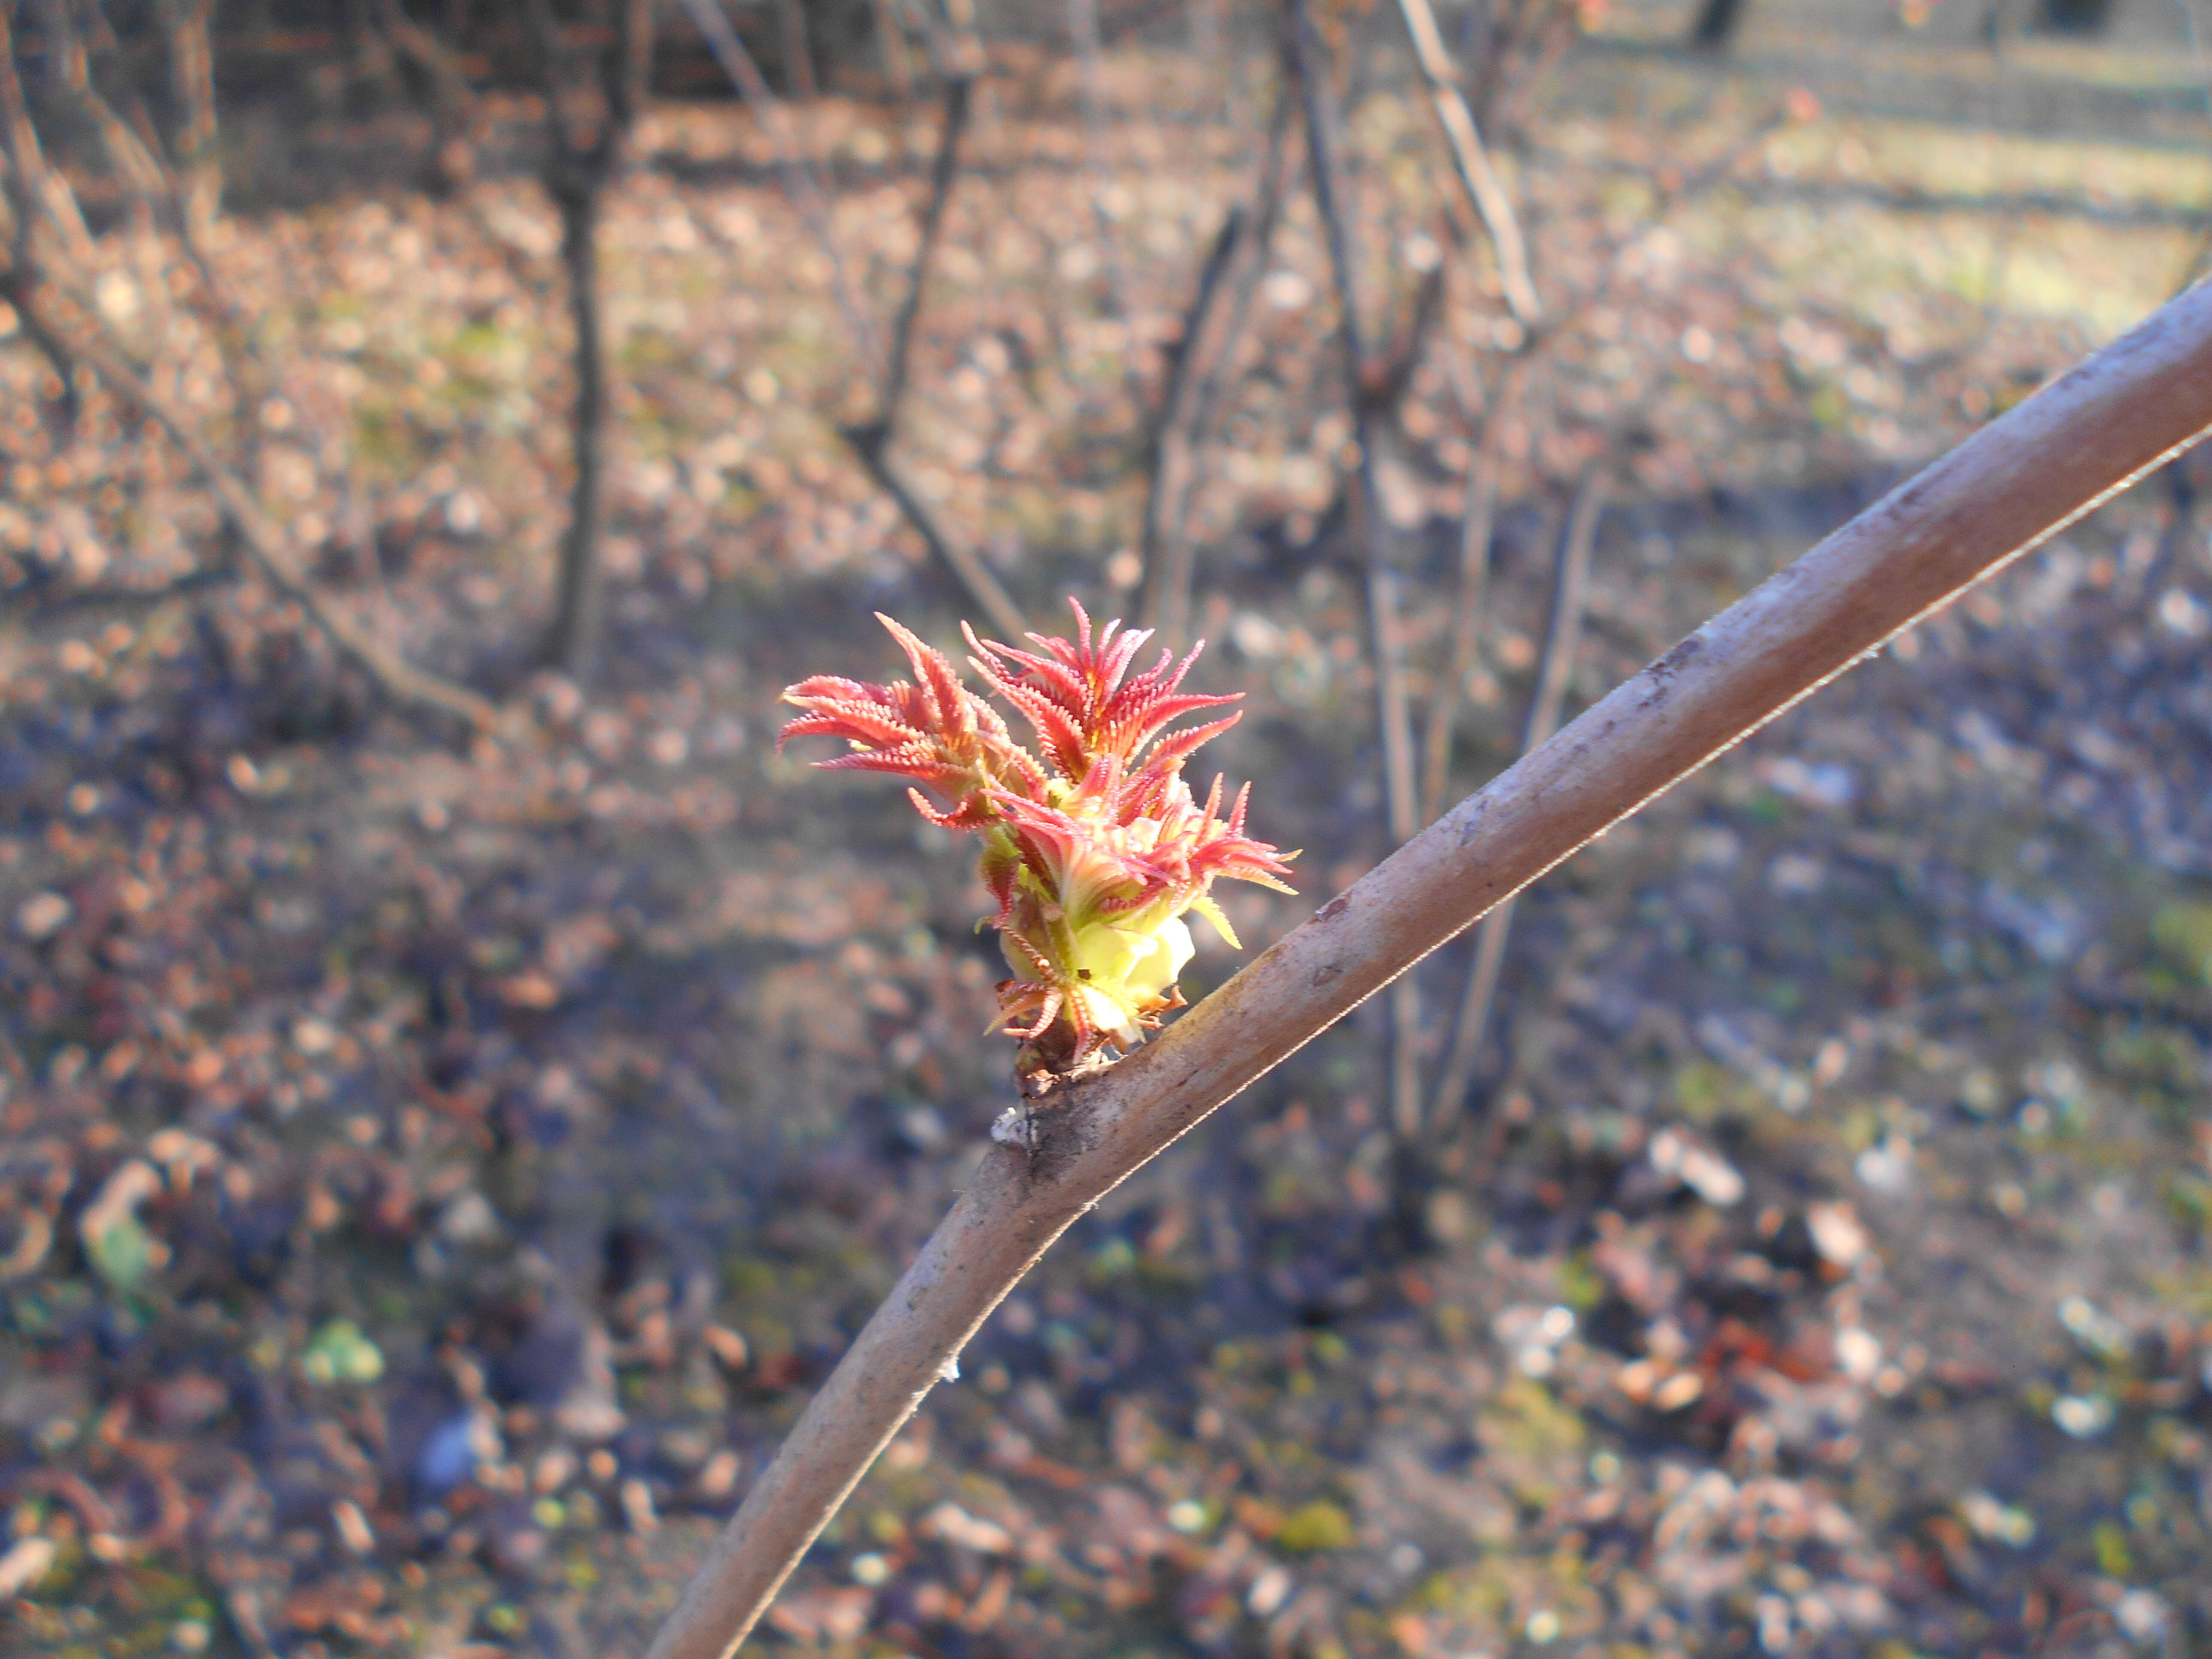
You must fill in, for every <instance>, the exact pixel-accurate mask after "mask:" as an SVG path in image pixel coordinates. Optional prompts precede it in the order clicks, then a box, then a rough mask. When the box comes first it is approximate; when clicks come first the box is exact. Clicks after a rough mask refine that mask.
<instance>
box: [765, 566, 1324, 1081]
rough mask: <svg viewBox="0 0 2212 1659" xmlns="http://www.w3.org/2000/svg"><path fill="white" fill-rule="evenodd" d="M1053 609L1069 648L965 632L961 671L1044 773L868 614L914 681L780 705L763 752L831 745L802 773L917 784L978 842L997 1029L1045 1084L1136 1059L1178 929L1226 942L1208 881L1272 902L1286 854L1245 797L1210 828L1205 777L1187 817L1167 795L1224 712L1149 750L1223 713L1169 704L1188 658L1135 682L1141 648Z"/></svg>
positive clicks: (936, 810) (1176, 946)
mask: <svg viewBox="0 0 2212 1659" xmlns="http://www.w3.org/2000/svg"><path fill="white" fill-rule="evenodd" d="M1069 605H1070V607H1071V608H1072V609H1073V611H1074V612H1075V623H1076V637H1075V638H1074V639H1073V641H1068V640H1062V639H1047V638H1045V637H1043V636H1042V635H1036V634H1032V635H1030V636H1029V637H1030V641H1031V643H1033V644H1034V645H1036V647H1038V652H1039V653H1042V654H1036V653H1030V652H1027V651H1018V650H1016V649H1014V648H1013V647H1010V646H1005V645H1000V644H998V643H997V642H995V641H984V640H979V639H977V638H976V637H975V633H974V632H973V630H963V632H964V633H965V634H966V637H967V640H968V644H969V649H970V651H971V652H972V653H974V654H973V655H971V656H970V657H969V659H968V661H969V666H970V667H971V668H973V669H974V670H975V672H976V673H977V675H979V676H980V677H981V679H982V680H983V682H984V684H986V685H987V686H988V687H989V688H990V689H991V690H993V691H994V692H996V693H997V694H998V695H999V696H1000V697H1002V698H1004V699H1005V700H1006V702H1008V703H1010V704H1012V706H1013V707H1014V708H1016V709H1017V710H1018V711H1019V712H1020V713H1021V714H1022V716H1023V718H1024V719H1025V720H1027V721H1028V722H1029V724H1030V726H1031V727H1032V728H1033V729H1034V730H1035V732H1036V740H1037V745H1038V747H1039V749H1040V750H1042V754H1043V758H1042V760H1039V759H1038V758H1037V757H1036V756H1033V755H1031V754H1030V751H1029V750H1026V749H1024V748H1023V747H1022V746H1021V745H1020V744H1018V743H1016V742H1015V741H1014V739H1013V738H1012V734H1011V733H1010V732H1008V730H1007V727H1006V721H1005V720H1002V719H1001V718H1000V716H999V714H998V712H997V711H996V710H995V709H994V708H992V707H991V705H990V704H989V703H987V702H984V701H983V699H982V698H981V697H980V696H977V695H976V694H975V692H973V691H970V690H969V689H968V688H967V686H966V685H964V684H962V682H961V679H960V675H959V672H958V671H957V669H955V668H954V667H953V665H951V663H950V662H948V661H946V660H945V658H944V657H943V656H942V655H941V654H940V653H938V652H936V651H933V650H932V649H931V648H930V647H927V646H926V645H924V644H923V643H922V642H921V641H920V640H918V639H916V638H915V636H914V635H912V634H910V633H908V631H907V630H906V629H903V628H902V627H900V626H899V625H898V623H895V622H893V621H892V620H891V619H890V617H883V616H878V618H877V620H878V621H879V622H881V623H883V624H884V627H885V628H887V629H890V632H891V636H892V637H893V638H894V639H896V641H898V642H899V645H900V647H902V649H903V650H904V651H905V652H906V654H907V660H908V662H909V663H911V664H912V665H913V666H914V672H915V683H914V684H908V683H907V682H906V681H903V680H900V681H896V682H894V683H893V684H890V685H870V684H863V683H861V682H860V681H857V680H847V679H839V678H835V677H833V676H829V675H817V676H816V677H815V678H812V679H807V680H802V681H800V682H799V684H797V685H794V686H792V687H790V688H789V689H788V690H786V691H785V692H784V694H783V696H784V701H785V702H791V703H796V704H797V705H798V706H799V708H801V709H803V710H805V713H803V714H800V715H799V717H798V718H797V719H795V720H793V721H791V723H790V724H789V725H787V726H785V727H784V729H783V733H782V736H781V737H780V738H778V739H777V747H778V748H779V749H781V746H782V744H784V743H786V742H787V741H788V740H789V739H791V738H795V737H809V736H815V735H820V736H826V737H839V738H844V739H845V740H846V741H847V742H848V744H850V745H851V750H852V752H850V753H848V754H846V755H842V756H839V757H837V758H836V759H834V760H826V761H817V762H816V763H815V764H817V766H823V767H829V768H833V769H836V768H859V769H866V770H870V771H878V772H897V773H902V774H903V775H906V776H908V777H910V778H912V779H914V780H915V781H916V782H917V783H918V784H919V785H920V786H921V787H920V788H915V789H910V790H909V791H908V794H909V795H910V796H911V797H912V798H913V800H914V804H915V810H916V811H919V812H920V813H921V815H922V816H923V817H926V818H927V819H928V820H929V821H930V822H931V823H937V824H942V825H944V826H945V827H946V828H948V829H972V830H974V831H975V832H976V833H977V834H978V835H980V836H981V837H982V841H983V854H982V859H981V866H980V871H981V875H982V878H983V882H984V884H985V885H986V886H987V887H988V888H989V889H990V890H991V894H992V896H993V897H994V898H995V899H996V900H997V901H998V903H999V914H998V915H996V916H995V917H994V918H993V919H992V921H993V925H994V926H995V927H998V928H999V929H1000V934H1001V939H1000V944H1001V947H1002V949H1003V950H1004V951H1005V954H1006V964H1007V966H1008V967H1009V968H1011V969H1012V970H1013V976H1012V978H1011V979H1007V980H1005V981H1001V982H1000V986H999V1019H998V1024H1001V1025H1004V1026H1006V1027H1007V1028H1008V1029H1010V1030H1012V1032H1013V1034H1014V1035H1015V1036H1018V1037H1020V1038H1021V1039H1022V1040H1023V1042H1024V1044H1025V1045H1026V1054H1025V1061H1026V1062H1027V1063H1028V1064H1030V1065H1031V1066H1035V1067H1036V1068H1039V1069H1044V1070H1049V1071H1054V1072H1060V1071H1066V1070H1067V1069H1068V1068H1069V1067H1071V1066H1074V1065H1075V1064H1077V1063H1078V1062H1079V1061H1081V1060H1085V1059H1086V1058H1087V1057H1089V1056H1090V1055H1091V1054H1093V1053H1094V1052H1096V1051H1097V1050H1098V1049H1099V1048H1101V1047H1102V1046H1103V1045H1105V1044H1109V1043H1110V1044H1112V1045H1113V1046H1114V1047H1115V1048H1120V1049H1127V1048H1132V1047H1133V1046H1134V1045H1135V1044H1136V1043H1138V1042H1140V1041H1142V1038H1143V1033H1144V1032H1145V1031H1146V1030H1149V1029H1151V1028H1152V1027H1154V1026H1157V1025H1158V1024H1159V1017H1160V1015H1161V1014H1162V1013H1164V1012H1166V1011H1167V1010H1169V1009H1170V1008H1179V1007H1181V1006H1182V996H1181V994H1179V993H1178V992H1177V991H1176V977H1177V975H1180V974H1181V973H1182V969H1183V966H1184V964H1185V963H1188V961H1189V960H1190V957H1191V948H1192V947H1191V939H1190V929H1189V928H1188V927H1187V926H1186V925H1185V923H1184V921H1183V917H1184V916H1185V915H1187V914H1188V913H1189V912H1192V911H1196V912H1197V913H1198V914H1199V915H1201V916H1204V917H1205V918H1206V921H1209V922H1210V923H1212V926H1213V927H1214V928H1215V929H1216V930H1217V931H1218V933H1220V934H1221V936H1222V938H1224V939H1226V940H1227V941H1228V942H1229V943H1230V944H1231V945H1237V935H1236V933H1235V932H1234V931H1233V930H1232V929H1231V927H1230V926H1229V921H1228V918H1227V917H1225V916H1224V915H1222V914H1221V910H1220V908H1219V907H1218V906H1217V905H1216V904H1215V903H1214V902H1213V899H1212V896H1211V889H1212V885H1213V882H1214V879H1215V878H1217V877H1222V876H1226V877H1228V878H1231V879H1233V880H1237V881H1250V882H1257V883H1259V884H1261V886H1265V887H1272V888H1273V889H1275V890H1277V891H1278V892H1285V893H1287V892H1289V891H1291V889H1290V888H1289V887H1287V886H1285V884H1283V882H1282V881H1281V880H1280V878H1281V877H1283V876H1286V875H1288V874H1289V873H1290V866H1289V864H1288V862H1287V860H1288V859H1289V858H1291V857H1294V856H1296V855H1295V854H1279V853H1278V852H1277V850H1276V849H1275V848H1273V847H1271V846H1269V845H1268V844H1267V842H1261V841H1255V840H1254V839H1253V838H1252V837H1250V836H1247V835H1246V834H1245V833H1244V805H1245V798H1246V796H1247V795H1248V794H1249V793H1250V786H1249V785H1247V786H1246V787H1244V788H1243V789H1242V790H1239V791H1238V792H1237V799H1236V800H1235V802H1234V803H1233V804H1232V805H1231V806H1230V808H1229V811H1227V813H1226V814H1224V812H1223V811H1222V791H1221V781H1220V779H1219V778H1216V779H1215V780H1214V781H1213V787H1212V789H1211V790H1210V791H1208V793H1207V794H1206V803H1205V805H1203V806H1200V805H1199V804H1198V802H1197V800H1196V799H1194V797H1193V796H1192V794H1191V793H1190V787H1189V786H1188V784H1187V783H1186V782H1184V781H1183V776H1182V768H1183V763H1184V762H1186V761H1187V760H1188V759H1189V758H1190V756H1191V753H1192V751H1193V750H1195V749H1197V748H1198V746H1199V745H1200V744H1202V743H1204V742H1205V741H1206V739H1207V738H1212V737H1214V736H1216V735H1217V734H1218V733H1220V732H1225V731H1226V730H1228V729H1229V727H1231V726H1234V725H1235V724H1236V723H1237V715H1235V714H1230V715H1226V716H1225V717H1224V718H1222V719H1220V720H1213V721H1211V722H1209V723H1207V724H1205V725H1202V726H1188V727H1186V728H1184V729H1183V730H1182V731H1180V732H1166V733H1165V735H1162V733H1163V731H1164V727H1166V726H1168V725H1169V724H1170V722H1171V721H1173V720H1176V719H1177V718H1178V717H1180V716H1182V715H1183V714H1190V713H1193V712H1194V711H1196V710H1198V709H1201V708H1220V707H1222V706H1224V705H1225V704H1227V703H1231V702H1236V701H1237V699H1236V698H1234V697H1221V696H1197V695H1194V694H1191V693H1187V692H1179V691H1178V690H1177V688H1178V687H1179V686H1181V684H1182V678H1183V676H1184V674H1185V673H1186V672H1188V671H1189V668H1190V665H1191V663H1192V662H1193V661H1194V659H1196V658H1197V656H1198V653H1199V651H1200V649H1203V648H1204V647H1203V644H1202V643H1201V644H1200V646H1199V647H1194V648H1193V649H1192V651H1191V653H1190V655H1189V656H1188V657H1185V658H1184V659H1182V662H1180V663H1176V661H1175V660H1174V657H1173V653H1168V652H1163V653H1161V656H1160V660H1159V662H1158V664H1157V665H1155V666H1154V667H1152V669H1151V670H1149V671H1146V672H1143V673H1140V674H1138V675H1135V676H1134V677H1132V676H1131V675H1130V673H1129V665H1130V664H1131V662H1132V661H1133V659H1134V658H1135V656H1136V654H1137V652H1138V651H1139V648H1141V647H1142V646H1143V645H1144V643H1145V641H1146V640H1148V639H1149V638H1151V637H1152V636H1151V635H1150V634H1149V633H1146V632H1141V631H1139V632H1131V633H1120V632H1118V630H1119V629H1120V628H1121V624H1120V623H1118V622H1115V623H1107V624H1106V626H1105V628H1104V629H1102V630H1101V631H1100V632H1099V633H1098V635H1097V638H1096V640H1095V641H1094V640H1093V638H1092V635H1091V619H1090V617H1087V616H1085V614H1084V612H1083V607H1082V606H1081V605H1076V604H1075V603H1074V602H1073V600H1070V601H1069ZM1140 751H1141V753H1140ZM924 791H927V792H928V793H924ZM932 796H934V797H936V800H935V801H933V800H932V799H931V797H932ZM938 802H942V803H943V805H939V804H937V803H938Z"/></svg>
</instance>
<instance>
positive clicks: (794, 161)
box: [684, 0, 878, 370]
mask: <svg viewBox="0 0 2212 1659" xmlns="http://www.w3.org/2000/svg"><path fill="white" fill-rule="evenodd" d="M684 10H685V11H686V12H688V13H689V14H690V18H691V21H692V23H693V24H694V25H695V26H696V27H697V28H698V31H699V33H700V35H701V37H702V39H703V40H705V41H706V42H707V49H708V51H709V52H713V53H714V61H715V62H716V63H718V64H720V65H721V66H722V72H723V73H724V74H725V75H726V76H729V77H730V84H731V85H732V86H733V87H735V88H737V89H738V96H739V97H741V98H743V99H744V101H745V106H746V107H747V108H749V109H750V110H751V111H752V112H753V118H754V119H756V120H757V121H758V122H759V123H760V124H761V125H762V126H763V127H764V128H766V129H767V131H768V135H769V139H770V140H771V141H772V142H773V143H775V156H776V170H777V171H778V172H780V173H782V175H783V188H784V194H785V195H787V196H788V197H790V198H791V204H792V206H793V208H794V209H796V210H797V211H798V214H799V218H800V220H801V221H802V222H804V223H805V226H806V228H807V231H808V233H809V234H811V236H812V237H813V238H814V242H815V246H817V247H818V248H820V249H821V251H822V256H823V258H825V259H827V260H829V289H830V292H831V294H832V295H835V297H836V301H837V310H838V313H839V314H840V315H841V316H842V317H843V318H844V319H845V329H846V332H847V333H848V334H849V335H850V336H851V337H852V340H853V345H854V349H855V350H857V351H858V352H859V354H860V361H861V362H862V363H863V364H865V365H866V366H867V368H869V369H870V370H872V369H873V368H875V367H876V365H877V356H876V354H877V351H878V344H877V340H876V327H875V324H874V322H873V321H872V319H871V318H870V316H869V313H868V310H867V308H866V307H865V306H863V305H862V304H861V303H860V299H859V297H858V295H857V293H856V291H855V290H854V287H853V284H852V282H851V279H850V278H849V277H848V275H847V273H846V270H845V261H844V258H843V257H842V255H841V254H840V253H839V252H838V249H837V234H836V228H835V227H833V226H832V225H831V223H830V222H829V201H828V198H827V197H824V196H823V193H822V186H821V185H820V184H819V183H818V182H817V180H816V179H815V177H814V169H813V167H811V166H810V165H809V164H808V161H807V160H806V147H805V143H803V142H802V141H801V139H800V137H799V132H798V130H797V129H796V128H795V127H794V126H793V125H792V120H791V114H790V112H789V111H787V109H785V108H784V106H783V105H782V103H781V100H778V99H777V97H776V95H775V93H774V92H773V91H771V90H770V89H769V84H768V80H767V78H766V77H765V76H763V75H762V74H761V72H760V65H758V64H756V63H754V62H753V55H752V54H751V53H750V52H747V51H746V50H745V43H744V41H743V40H739V39H738V32H737V30H735V29H734V28H732V27H730V20H729V19H728V18H726V17H725V16H724V15H722V9H721V7H720V5H719V4H718V3H717V0H684Z"/></svg>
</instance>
